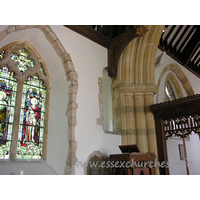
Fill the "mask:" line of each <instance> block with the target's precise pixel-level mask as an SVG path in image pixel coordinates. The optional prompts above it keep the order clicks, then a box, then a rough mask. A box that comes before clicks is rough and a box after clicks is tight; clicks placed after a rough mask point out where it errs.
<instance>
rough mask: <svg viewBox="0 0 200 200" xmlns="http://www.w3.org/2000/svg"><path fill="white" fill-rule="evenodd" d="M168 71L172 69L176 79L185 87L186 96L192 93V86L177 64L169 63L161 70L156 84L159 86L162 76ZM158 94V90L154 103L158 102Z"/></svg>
mask: <svg viewBox="0 0 200 200" xmlns="http://www.w3.org/2000/svg"><path fill="white" fill-rule="evenodd" d="M168 71H172V72H173V73H174V74H175V75H176V77H177V78H178V80H179V81H180V82H181V83H182V85H183V88H184V89H185V91H186V93H187V95H188V96H192V95H194V91H193V88H192V86H191V84H190V82H189V80H188V78H187V77H186V75H185V74H184V72H183V71H182V70H181V68H180V67H179V65H177V64H169V65H167V66H166V67H165V68H164V69H163V70H162V72H161V74H160V77H159V79H158V84H157V85H158V87H160V82H161V80H162V77H163V76H164V74H165V73H166V72H168ZM158 95H159V91H158V92H157V96H156V103H158Z"/></svg>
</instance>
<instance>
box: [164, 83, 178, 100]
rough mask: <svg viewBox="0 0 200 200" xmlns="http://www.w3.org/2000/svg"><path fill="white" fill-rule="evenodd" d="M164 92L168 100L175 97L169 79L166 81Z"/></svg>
mask: <svg viewBox="0 0 200 200" xmlns="http://www.w3.org/2000/svg"><path fill="white" fill-rule="evenodd" d="M165 93H166V96H167V100H168V101H172V100H174V99H176V96H175V94H174V91H173V89H172V86H171V84H170V82H169V81H167V83H166V85H165Z"/></svg>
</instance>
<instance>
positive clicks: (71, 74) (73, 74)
mask: <svg viewBox="0 0 200 200" xmlns="http://www.w3.org/2000/svg"><path fill="white" fill-rule="evenodd" d="M66 75H67V80H68V81H70V80H75V81H78V74H77V72H75V71H73V72H69V73H67V74H66Z"/></svg>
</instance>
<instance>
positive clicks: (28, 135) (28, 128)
mask: <svg viewBox="0 0 200 200" xmlns="http://www.w3.org/2000/svg"><path fill="white" fill-rule="evenodd" d="M0 52H1V53H0V159H46V146H47V141H46V140H45V138H47V137H46V136H47V127H48V126H47V123H48V120H47V119H48V107H47V105H46V100H47V101H49V90H50V89H49V81H50V80H49V74H48V70H47V67H46V65H45V62H44V60H43V59H42V57H41V56H40V55H39V53H38V52H37V51H36V50H35V49H34V47H32V46H31V45H30V44H29V43H28V42H27V41H24V42H14V43H11V44H8V45H6V46H4V47H3V48H2V49H1V51H0ZM45 122H46V123H45Z"/></svg>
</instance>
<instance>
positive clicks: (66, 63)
mask: <svg viewBox="0 0 200 200" xmlns="http://www.w3.org/2000/svg"><path fill="white" fill-rule="evenodd" d="M29 28H37V29H39V30H41V31H42V32H43V33H44V35H45V37H46V39H47V40H48V41H49V42H50V43H51V45H52V47H53V49H54V50H55V52H56V53H57V55H58V56H59V57H60V59H61V61H62V63H63V67H64V70H65V73H66V77H67V81H70V82H71V84H70V86H69V90H68V94H69V102H68V107H67V112H66V115H67V117H68V142H69V147H68V155H67V161H66V166H65V170H64V174H66V175H70V174H71V175H73V174H75V166H74V165H73V164H74V163H75V162H77V157H76V150H77V141H76V140H75V126H76V109H77V108H78V104H77V103H76V99H77V92H78V74H77V72H76V71H75V68H74V65H73V62H72V60H71V57H70V55H69V54H68V53H67V52H66V50H65V48H64V47H63V45H62V43H61V42H60V40H59V39H58V37H57V36H56V34H55V33H54V31H53V30H52V29H51V27H50V26H47V25H11V26H8V27H7V28H5V29H4V30H2V31H0V41H1V40H2V39H4V38H5V37H6V36H8V35H9V34H10V33H13V32H15V31H22V30H25V29H29Z"/></svg>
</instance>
